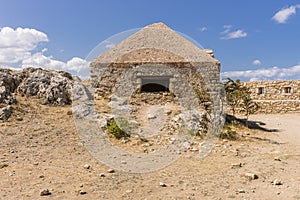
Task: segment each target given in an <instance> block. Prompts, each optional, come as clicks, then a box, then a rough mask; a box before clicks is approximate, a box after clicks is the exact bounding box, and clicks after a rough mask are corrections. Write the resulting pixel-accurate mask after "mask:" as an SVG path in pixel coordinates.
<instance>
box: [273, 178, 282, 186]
mask: <svg viewBox="0 0 300 200" xmlns="http://www.w3.org/2000/svg"><path fill="white" fill-rule="evenodd" d="M272 183H273V185H282V182H281V180H278V179H275V180H274V181H273V182H272Z"/></svg>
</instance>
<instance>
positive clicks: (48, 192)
mask: <svg viewBox="0 0 300 200" xmlns="http://www.w3.org/2000/svg"><path fill="white" fill-rule="evenodd" d="M40 195H41V196H48V195H51V192H50V191H49V190H48V189H44V190H42V191H41V193H40Z"/></svg>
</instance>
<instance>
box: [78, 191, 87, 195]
mask: <svg viewBox="0 0 300 200" xmlns="http://www.w3.org/2000/svg"><path fill="white" fill-rule="evenodd" d="M86 193H87V192H86V191H84V190H80V191H79V194H81V195H84V194H86Z"/></svg>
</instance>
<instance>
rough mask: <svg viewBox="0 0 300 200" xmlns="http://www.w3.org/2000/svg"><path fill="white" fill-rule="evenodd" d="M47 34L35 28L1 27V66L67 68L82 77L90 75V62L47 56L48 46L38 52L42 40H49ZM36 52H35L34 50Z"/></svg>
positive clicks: (15, 67)
mask: <svg viewBox="0 0 300 200" xmlns="http://www.w3.org/2000/svg"><path fill="white" fill-rule="evenodd" d="M48 41H49V39H48V36H47V34H45V33H43V32H40V31H38V30H35V29H29V28H17V29H15V30H14V29H12V28H10V27H4V28H2V29H0V66H4V67H7V68H13V69H17V68H20V65H21V67H22V68H24V67H42V68H49V69H55V70H65V71H68V72H71V73H73V74H75V75H79V76H81V77H88V73H89V62H87V61H85V60H83V59H81V58H78V57H74V58H72V59H70V60H69V61H67V62H63V61H59V60H56V59H55V58H53V57H52V56H45V55H44V53H46V52H47V51H48V49H47V48H43V49H42V50H40V51H38V52H36V51H37V50H38V49H37V47H38V45H39V44H40V43H41V42H48ZM34 51H35V52H36V53H33V52H34Z"/></svg>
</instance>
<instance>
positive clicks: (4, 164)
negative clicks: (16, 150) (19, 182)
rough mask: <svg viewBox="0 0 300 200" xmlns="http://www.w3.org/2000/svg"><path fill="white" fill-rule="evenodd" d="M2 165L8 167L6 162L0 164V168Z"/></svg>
mask: <svg viewBox="0 0 300 200" xmlns="http://www.w3.org/2000/svg"><path fill="white" fill-rule="evenodd" d="M4 167H8V164H6V163H2V164H0V169H2V168H4Z"/></svg>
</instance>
